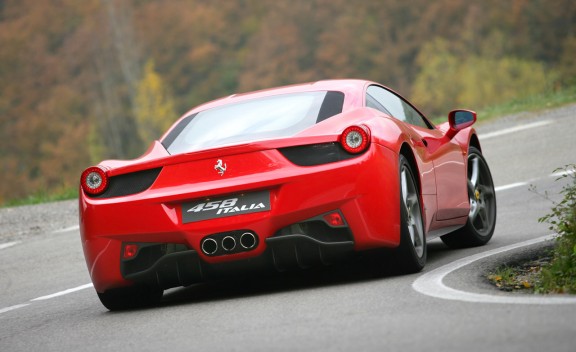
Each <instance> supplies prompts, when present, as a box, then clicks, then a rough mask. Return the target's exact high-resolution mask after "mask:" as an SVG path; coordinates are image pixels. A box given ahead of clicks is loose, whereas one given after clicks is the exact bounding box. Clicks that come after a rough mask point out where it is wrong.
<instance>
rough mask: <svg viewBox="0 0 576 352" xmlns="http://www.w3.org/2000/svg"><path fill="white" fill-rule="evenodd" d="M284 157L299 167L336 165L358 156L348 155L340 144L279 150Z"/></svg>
mask: <svg viewBox="0 0 576 352" xmlns="http://www.w3.org/2000/svg"><path fill="white" fill-rule="evenodd" d="M278 151H279V152H280V153H282V155H284V157H285V158H286V159H288V160H290V161H291V162H292V163H294V164H296V165H298V166H314V165H321V164H328V163H335V162H338V161H342V160H347V159H351V158H354V157H356V156H358V155H359V154H356V155H353V154H349V153H347V152H346V151H345V150H344V148H342V146H341V145H340V143H324V144H312V145H304V146H298V147H289V148H282V149H279V150H278Z"/></svg>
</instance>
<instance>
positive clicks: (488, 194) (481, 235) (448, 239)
mask: <svg viewBox="0 0 576 352" xmlns="http://www.w3.org/2000/svg"><path fill="white" fill-rule="evenodd" d="M468 198H469V200H470V213H469V214H468V221H467V222H466V225H465V226H464V227H463V228H461V229H459V230H456V231H454V232H452V233H450V234H448V235H445V236H442V237H441V238H442V241H443V242H444V243H445V244H446V245H448V246H449V247H453V248H463V247H476V246H482V245H485V244H486V243H488V241H490V239H491V238H492V235H493V234H494V228H495V227H496V192H495V191H494V182H493V181H492V175H491V174H490V169H489V168H488V164H487V163H486V160H485V159H484V157H483V156H482V153H481V152H480V151H479V150H478V149H476V148H474V147H470V150H469V152H468Z"/></svg>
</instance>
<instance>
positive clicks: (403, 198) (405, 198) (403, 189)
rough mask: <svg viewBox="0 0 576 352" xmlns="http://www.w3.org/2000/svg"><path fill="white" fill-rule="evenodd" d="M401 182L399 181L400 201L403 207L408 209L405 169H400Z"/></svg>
mask: <svg viewBox="0 0 576 352" xmlns="http://www.w3.org/2000/svg"><path fill="white" fill-rule="evenodd" d="M401 177H402V180H401V186H402V200H403V201H404V205H405V206H406V207H408V180H407V175H406V169H402V175H401Z"/></svg>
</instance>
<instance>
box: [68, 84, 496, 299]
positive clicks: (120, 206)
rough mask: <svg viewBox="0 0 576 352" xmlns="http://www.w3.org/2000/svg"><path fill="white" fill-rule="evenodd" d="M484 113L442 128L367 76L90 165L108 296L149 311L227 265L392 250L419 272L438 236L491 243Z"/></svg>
mask: <svg viewBox="0 0 576 352" xmlns="http://www.w3.org/2000/svg"><path fill="white" fill-rule="evenodd" d="M475 121H476V114H475V113H474V112H473V111H469V110H454V111H451V112H450V113H449V114H448V121H447V122H445V123H443V124H440V125H438V126H435V125H434V124H432V123H431V122H430V121H429V120H428V119H426V118H425V117H424V116H423V115H422V114H421V113H420V112H419V111H418V110H417V109H416V108H415V107H414V106H413V105H412V104H410V103H409V102H408V101H407V100H406V99H404V98H402V97H401V96H400V95H399V94H397V93H395V92H394V91H393V90H391V89H389V88H386V87H384V86H382V85H380V84H378V83H375V82H369V81H363V80H328V81H320V82H314V83H308V84H300V85H293V86H288V87H280V88H274V89H269V90H264V91H258V92H252V93H246V94H237V95H232V96H229V97H227V98H223V99H220V100H216V101H213V102H209V103H207V104H204V105H201V106H199V107H196V108H194V109H192V110H190V111H189V112H187V113H186V114H184V116H183V117H182V118H180V119H179V120H178V121H176V123H174V125H173V126H172V127H171V128H170V129H169V130H168V131H167V132H166V134H164V136H162V138H161V139H160V140H158V141H155V142H154V143H153V144H152V145H151V147H150V149H149V150H148V151H147V152H146V153H145V154H144V155H143V156H142V157H140V158H138V159H136V160H130V161H118V160H107V161H103V162H101V163H100V164H98V165H97V166H94V167H90V168H88V169H87V170H86V171H84V172H83V173H82V176H81V191H80V199H79V204H80V231H81V236H82V244H83V247H84V254H85V257H86V263H87V265H88V270H89V272H90V276H91V277H92V281H93V283H94V287H95V289H96V291H97V293H98V296H99V298H100V300H101V302H102V303H103V304H104V306H106V307H107V308H108V309H110V310H116V309H125V308H131V307H137V306H145V305H150V304H154V303H157V302H159V301H160V299H161V297H162V293H163V290H165V289H167V288H171V287H177V286H187V285H191V284H194V283H198V282H201V281H203V280H205V279H207V278H211V277H215V276H218V275H222V274H231V273H237V272H238V271H241V272H246V271H249V270H254V269H256V268H265V267H269V268H275V269H277V270H279V271H283V270H288V269H291V268H307V267H311V266H314V265H318V264H328V263H331V262H333V261H335V260H338V259H339V258H342V257H345V256H348V255H350V254H353V253H362V252H365V251H368V250H370V252H375V251H374V250H377V249H393V250H392V251H390V250H388V251H385V252H384V251H382V253H383V254H382V256H385V255H386V256H390V255H392V257H393V258H394V260H393V261H390V260H389V259H387V260H386V262H387V263H390V262H391V263H392V264H391V265H394V266H396V267H397V268H399V269H400V270H402V271H403V272H407V273H409V272H417V271H419V270H421V269H422V268H423V267H424V265H425V262H426V241H428V240H430V239H433V238H436V237H439V236H440V237H441V238H442V240H443V241H444V242H445V243H446V244H447V245H448V246H450V247H465V246H477V245H483V244H485V243H487V242H488V241H489V240H490V238H491V237H492V234H493V232H494V226H495V223H496V197H495V192H494V186H493V182H492V177H491V175H490V170H489V168H488V165H487V163H486V161H485V159H484V157H483V156H482V152H481V147H480V142H479V141H478V137H477V135H476V132H475V131H474V129H472V128H471V127H470V126H471V125H472V124H473V123H474V122H475ZM376 252H380V251H376ZM390 252H392V254H389V253H390ZM388 258H389V257H388Z"/></svg>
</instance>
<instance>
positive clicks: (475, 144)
mask: <svg viewBox="0 0 576 352" xmlns="http://www.w3.org/2000/svg"><path fill="white" fill-rule="evenodd" d="M468 147H474V148H476V149H478V150H479V151H480V152H482V148H481V147H480V140H479V139H478V136H477V135H476V133H472V134H471V135H470V142H468Z"/></svg>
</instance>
